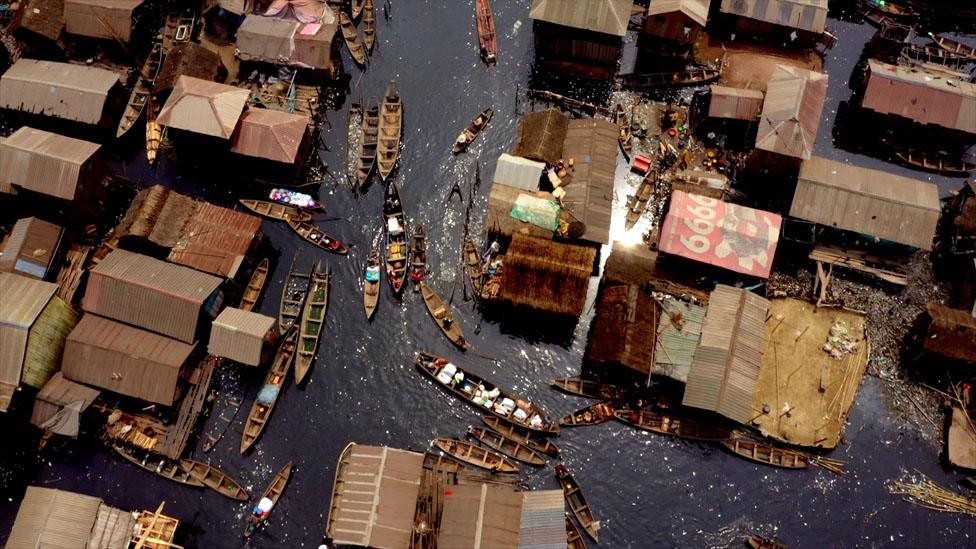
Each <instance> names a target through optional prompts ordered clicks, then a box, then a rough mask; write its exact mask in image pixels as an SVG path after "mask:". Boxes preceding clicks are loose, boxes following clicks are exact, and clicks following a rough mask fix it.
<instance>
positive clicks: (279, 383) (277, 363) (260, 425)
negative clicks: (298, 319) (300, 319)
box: [241, 327, 298, 454]
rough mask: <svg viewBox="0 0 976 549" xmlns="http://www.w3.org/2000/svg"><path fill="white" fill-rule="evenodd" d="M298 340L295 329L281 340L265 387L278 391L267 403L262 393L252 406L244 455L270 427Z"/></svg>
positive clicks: (245, 425) (244, 438) (242, 447)
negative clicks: (262, 400) (262, 397)
mask: <svg viewBox="0 0 976 549" xmlns="http://www.w3.org/2000/svg"><path fill="white" fill-rule="evenodd" d="M297 339H298V330H297V329H295V328H294V327H293V328H292V329H290V330H289V331H288V333H286V334H285V336H284V337H283V338H281V345H280V346H279V347H278V352H277V353H275V359H274V362H272V364H271V367H270V368H268V375H267V376H266V377H265V378H264V386H265V387H267V386H274V387H277V389H276V391H275V392H274V394H273V395H272V398H270V399H269V400H268V401H265V402H261V401H260V399H259V397H260V396H261V393H260V392H259V393H258V397H256V398H255V399H254V403H253V404H251V411H250V412H249V413H248V415H247V421H246V422H245V423H244V432H243V433H242V435H241V453H242V454H243V453H244V452H247V450H248V449H249V448H251V446H253V445H254V443H255V442H256V441H257V439H258V437H260V436H261V433H263V432H264V428H265V427H266V426H267V425H268V420H269V419H270V418H271V412H273V411H274V407H275V403H277V401H278V398H280V397H281V391H282V390H283V389H284V386H285V380H286V379H287V377H288V369H289V368H291V365H292V363H293V362H294V359H295V345H296V341H297Z"/></svg>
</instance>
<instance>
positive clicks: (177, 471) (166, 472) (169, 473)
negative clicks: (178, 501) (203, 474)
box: [112, 444, 204, 488]
mask: <svg viewBox="0 0 976 549" xmlns="http://www.w3.org/2000/svg"><path fill="white" fill-rule="evenodd" d="M112 449H113V450H115V453H116V454H118V455H119V456H120V457H122V458H123V459H124V460H126V461H128V462H129V463H132V464H133V465H135V466H136V467H139V468H140V469H143V470H145V471H149V472H150V473H152V474H154V475H158V476H160V477H163V478H165V479H166V480H172V481H173V482H178V483H180V484H183V485H185V486H194V487H197V488H203V487H204V485H203V482H201V481H200V480H198V479H196V478H194V477H192V476H190V474H189V473H188V472H187V471H186V470H185V469H183V467H182V466H181V465H180V464H179V463H178V462H176V461H173V460H169V459H166V458H162V457H152V458H150V457H149V455H148V454H147V455H146V459H145V460H140V459H139V458H138V457H136V455H135V454H134V453H133V451H132V450H130V449H128V448H124V447H122V446H118V445H116V444H113V445H112ZM150 459H152V461H149V460H150Z"/></svg>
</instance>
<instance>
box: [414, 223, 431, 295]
mask: <svg viewBox="0 0 976 549" xmlns="http://www.w3.org/2000/svg"><path fill="white" fill-rule="evenodd" d="M426 274H427V233H425V232H424V227H423V225H417V226H416V227H414V229H413V242H411V244H410V280H412V281H413V291H414V292H419V291H420V283H421V282H423V280H424V275H426Z"/></svg>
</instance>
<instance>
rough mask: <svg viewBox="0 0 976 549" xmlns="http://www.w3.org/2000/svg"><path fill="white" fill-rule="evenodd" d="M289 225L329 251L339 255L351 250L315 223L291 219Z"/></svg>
mask: <svg viewBox="0 0 976 549" xmlns="http://www.w3.org/2000/svg"><path fill="white" fill-rule="evenodd" d="M288 226H289V227H291V230H293V231H295V233H296V234H298V236H300V237H302V238H304V239H305V240H307V241H309V242H311V243H312V244H315V245H316V246H318V247H319V248H322V249H323V250H325V251H327V252H331V253H334V254H339V255H346V254H347V253H348V252H349V250H347V249H346V247H345V246H343V244H342V242H339V240H338V239H337V238H335V237H333V236H331V235H328V234H326V232H325V231H323V230H322V229H320V228H318V227H316V226H315V225H312V224H311V223H305V222H300V221H295V220H294V219H289V220H288Z"/></svg>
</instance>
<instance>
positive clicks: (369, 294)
mask: <svg viewBox="0 0 976 549" xmlns="http://www.w3.org/2000/svg"><path fill="white" fill-rule="evenodd" d="M370 267H375V268H376V272H377V275H378V274H379V271H380V256H379V254H378V253H376V251H373V253H372V255H370V257H369V259H368V260H367V261H366V265H364V266H363V306H364V307H365V309H366V320H372V319H373V315H375V314H376V306H377V305H378V304H379V301H380V281H379V278H377V280H376V281H375V282H370V281H369V280H366V271H367V270H368V269H369V268H370Z"/></svg>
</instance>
